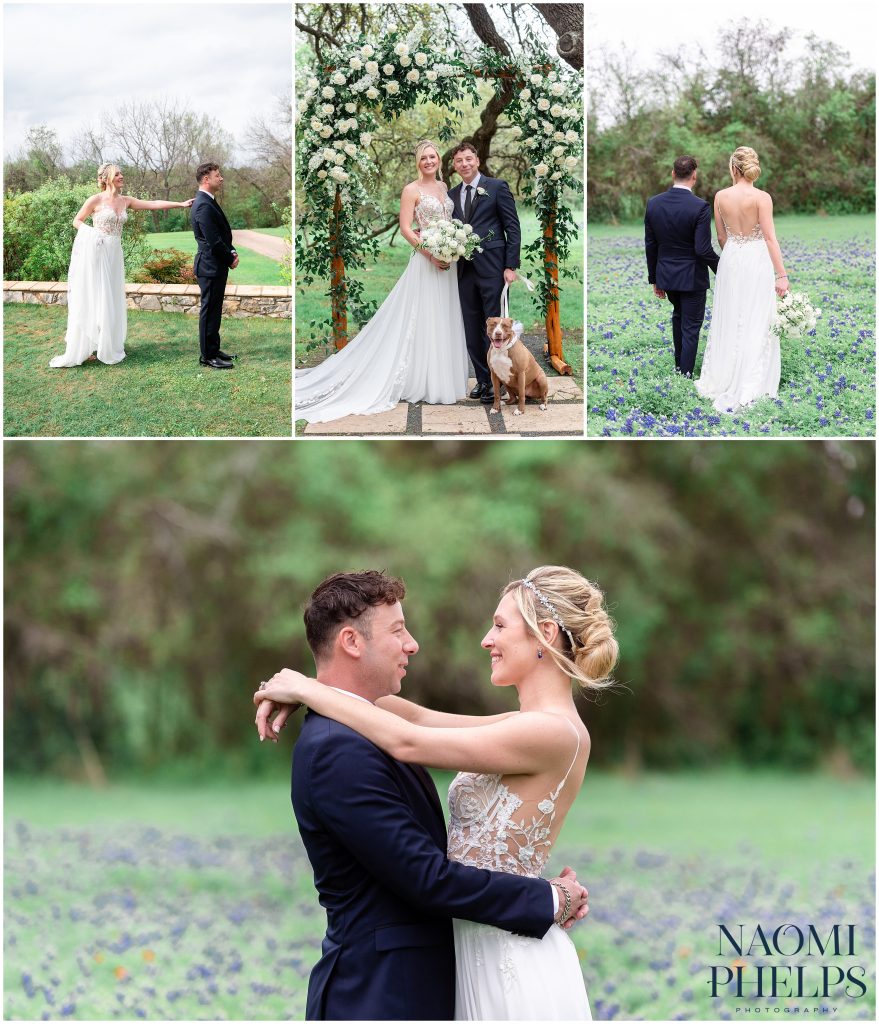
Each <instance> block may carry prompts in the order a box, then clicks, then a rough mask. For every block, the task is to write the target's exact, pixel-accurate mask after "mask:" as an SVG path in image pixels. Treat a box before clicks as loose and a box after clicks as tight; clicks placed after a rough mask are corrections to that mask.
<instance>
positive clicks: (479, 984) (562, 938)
mask: <svg viewBox="0 0 879 1024" xmlns="http://www.w3.org/2000/svg"><path fill="white" fill-rule="evenodd" d="M579 750H580V740H579V737H578V738H577V753H579ZM576 760H577V754H576V753H575V754H574V760H573V761H572V762H571V767H570V768H568V771H567V772H566V773H565V777H564V779H562V781H561V782H560V783H559V785H558V786H557V788H556V789H555V790H554V791H553V792H552V793H549V794H547V795H546V796H545V797H544V798H543V799H542V800H539V801H528V802H527V803H524V802H523V801H522V800H521V799H520V798H519V797H518V796H517V795H516V794H515V793H512V792H510V790H509V789H508V788H507V787H506V786H505V785H504V784H503V782H502V781H501V776H499V775H484V774H474V773H472V772H462V773H461V774H459V775H458V776H456V778H455V779H454V781H453V782H452V784H451V786H450V787H449V813H450V824H449V859H450V860H455V861H459V862H460V863H462V864H470V865H472V866H474V867H478V868H487V869H488V870H489V871H505V872H507V873H513V874H517V875H527V876H528V877H531V878H538V877H540V875H541V873H542V871H543V868H544V865H545V864H546V861H547V858H548V856H549V851H550V849H551V847H552V840H551V838H550V836H551V828H552V822H553V818H554V817H555V801H556V800H557V799H558V795H559V793H560V792H561V790H562V787H563V786H564V784H565V782H567V779H568V776H569V775H570V774H571V768H573V767H574V763H575V762H576ZM523 823H527V824H523ZM454 929H455V961H456V975H457V977H456V991H455V1020H592V1013H591V1011H590V1009H589V999H588V997H587V995H586V985H585V983H584V981H583V972H582V971H581V970H580V962H579V959H578V957H577V950H576V949H575V948H574V944H573V942H571V939H570V937H569V936H568V933H567V932H566V931H564V930H563V929H562V928H560V927H558V925H553V926H552V927H551V928H550V929H549V931H548V932H547V934H546V935H545V936H544V937H543V938H542V939H532V938H527V937H525V936H523V935H513V934H512V933H511V932H506V931H503V930H502V929H500V928H493V927H492V926H491V925H487V924H477V923H475V922H473V921H458V920H455V921H454Z"/></svg>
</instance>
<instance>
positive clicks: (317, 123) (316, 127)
mask: <svg viewBox="0 0 879 1024" xmlns="http://www.w3.org/2000/svg"><path fill="white" fill-rule="evenodd" d="M308 123H309V124H310V125H311V129H312V131H315V132H319V131H320V130H321V128H323V126H324V123H323V121H321V120H319V119H318V118H316V117H313V118H312V119H311V120H310V121H309V122H308Z"/></svg>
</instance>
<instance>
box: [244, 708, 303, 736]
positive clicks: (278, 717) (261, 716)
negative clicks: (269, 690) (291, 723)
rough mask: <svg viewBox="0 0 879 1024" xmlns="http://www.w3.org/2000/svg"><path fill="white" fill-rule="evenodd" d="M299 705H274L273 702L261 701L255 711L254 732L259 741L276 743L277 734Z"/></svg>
mask: <svg viewBox="0 0 879 1024" xmlns="http://www.w3.org/2000/svg"><path fill="white" fill-rule="evenodd" d="M301 707H302V705H301V704H276V703H275V702H274V701H273V700H263V701H261V702H260V704H259V707H258V708H257V709H256V719H255V723H256V731H257V734H258V736H259V741H260V743H262V741H263V740H271V741H272V743H277V742H278V734H279V733H280V731H281V730H282V729H283V728H284V726H285V725H286V724H287V719H288V718H289V717H290V716H291V715H295V714H296V712H297V711H298V710H299V708H301Z"/></svg>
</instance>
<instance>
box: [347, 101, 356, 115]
mask: <svg viewBox="0 0 879 1024" xmlns="http://www.w3.org/2000/svg"><path fill="white" fill-rule="evenodd" d="M345 109H346V110H347V111H348V113H349V114H356V113H357V104H356V103H346V104H345Z"/></svg>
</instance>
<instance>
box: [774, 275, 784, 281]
mask: <svg viewBox="0 0 879 1024" xmlns="http://www.w3.org/2000/svg"><path fill="white" fill-rule="evenodd" d="M784 277H787V274H776V275H775V280H776V281H780V280H781V279H782V278H784Z"/></svg>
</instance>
